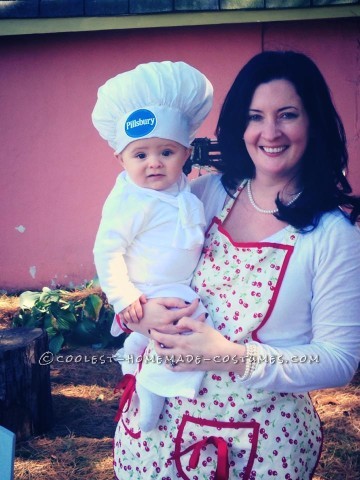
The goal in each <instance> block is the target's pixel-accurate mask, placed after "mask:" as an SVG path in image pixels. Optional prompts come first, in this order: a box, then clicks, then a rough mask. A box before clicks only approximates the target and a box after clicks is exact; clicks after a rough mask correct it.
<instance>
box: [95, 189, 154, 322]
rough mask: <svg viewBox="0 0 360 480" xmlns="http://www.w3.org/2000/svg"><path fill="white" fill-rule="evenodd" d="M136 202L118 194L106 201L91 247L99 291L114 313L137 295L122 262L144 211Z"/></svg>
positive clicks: (140, 226)
mask: <svg viewBox="0 0 360 480" xmlns="http://www.w3.org/2000/svg"><path fill="white" fill-rule="evenodd" d="M139 204H140V202H139V201H138V199H136V198H133V196H132V195H126V194H124V193H120V194H119V193H118V192H117V189H116V186H115V187H114V189H113V191H112V192H111V193H110V195H109V197H108V198H107V200H106V202H105V205H104V208H103V213H102V219H101V222H100V226H99V230H98V232H97V235H96V240H95V245H94V260H95V266H96V271H97V274H98V277H99V283H100V286H101V289H102V290H103V291H104V292H105V294H106V296H107V298H108V301H109V303H111V304H112V305H113V307H114V310H115V313H119V312H121V311H122V310H123V309H124V308H126V307H127V306H128V305H130V304H131V303H133V302H134V301H135V300H137V299H138V298H139V297H140V296H141V293H142V292H140V291H139V290H138V289H137V288H136V287H135V285H134V284H133V283H132V282H131V281H130V278H129V275H128V269H127V266H126V263H125V260H124V254H125V253H126V251H127V249H128V247H129V245H130V244H131V242H132V241H133V239H134V238H135V236H136V234H137V233H138V232H139V231H140V230H141V228H142V225H143V222H144V216H145V215H144V211H143V209H141V208H140V207H139Z"/></svg>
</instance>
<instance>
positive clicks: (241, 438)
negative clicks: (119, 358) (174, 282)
mask: <svg viewBox="0 0 360 480" xmlns="http://www.w3.org/2000/svg"><path fill="white" fill-rule="evenodd" d="M242 188H243V185H242V186H241V187H240V188H239V189H238V191H237V193H236V194H235V198H234V199H231V201H230V202H229V203H228V204H227V205H226V207H225V208H224V209H223V211H222V212H221V214H220V216H219V217H215V218H214V219H213V221H212V223H211V225H210V227H209V229H208V231H207V233H206V238H205V244H204V249H203V253H202V256H201V258H200V261H199V265H198V267H197V269H196V271H195V274H194V280H193V283H192V287H193V289H194V290H195V291H196V292H197V293H198V295H199V296H200V298H201V300H202V301H203V303H204V305H205V307H206V308H207V310H208V312H209V314H210V315H211V316H212V319H213V322H214V328H217V329H218V330H219V331H220V332H221V333H222V334H223V335H224V336H225V338H227V339H228V340H230V341H232V342H235V343H239V344H245V343H247V342H249V341H250V340H256V341H259V339H258V332H259V330H260V329H261V327H262V326H263V325H264V324H265V323H266V321H267V320H268V318H269V316H270V315H271V312H272V310H273V308H274V305H275V302H276V299H277V296H278V293H279V289H280V287H281V283H282V280H283V278H284V275H285V272H286V268H287V265H288V262H289V260H290V257H291V254H292V252H293V249H294V245H295V242H296V239H297V234H296V232H295V231H294V229H293V228H291V227H287V228H285V229H283V230H282V233H283V239H282V241H281V242H279V243H272V242H256V243H255V242H248V243H236V242H234V241H233V240H232V239H231V237H230V235H229V234H228V232H227V231H226V230H225V228H224V227H223V222H224V220H225V218H226V216H227V215H228V213H229V212H230V210H231V208H232V206H233V204H234V201H235V199H236V198H237V196H238V195H239V193H240V191H241V190H242ZM222 361H226V359H223V360H222ZM138 407H139V405H138V399H137V395H136V392H135V393H134V395H132V397H131V399H130V400H129V406H128V409H127V410H126V411H124V412H123V413H122V416H121V418H120V420H119V423H118V426H117V428H116V432H115V439H114V468H115V473H116V475H117V478H118V479H119V480H127V479H129V478H134V479H138V478H140V477H144V478H148V479H152V478H154V479H165V480H174V479H177V478H181V479H184V480H233V479H242V480H255V479H266V480H268V479H269V478H276V477H277V478H279V479H289V480H295V479H298V480H307V479H310V478H311V477H312V473H313V471H314V470H315V467H316V464H317V461H318V458H319V454H320V450H321V444H322V434H321V428H320V420H319V417H318V415H317V413H316V411H315V409H314V407H313V405H312V402H311V400H310V397H309V395H308V394H307V393H304V394H293V393H278V392H271V391H265V390H262V389H256V388H247V387H245V386H243V385H242V383H241V381H240V380H239V379H237V378H236V375H235V374H234V373H233V372H206V373H205V376H204V379H203V382H202V385H201V387H200V390H199V393H198V395H197V396H196V397H195V398H194V399H187V398H184V397H174V398H168V399H166V401H165V405H164V409H163V412H162V414H161V416H160V420H159V423H158V425H157V427H156V428H155V429H154V430H152V431H151V432H147V433H145V432H141V431H140V430H139V428H138V425H137V419H138V413H139V411H138Z"/></svg>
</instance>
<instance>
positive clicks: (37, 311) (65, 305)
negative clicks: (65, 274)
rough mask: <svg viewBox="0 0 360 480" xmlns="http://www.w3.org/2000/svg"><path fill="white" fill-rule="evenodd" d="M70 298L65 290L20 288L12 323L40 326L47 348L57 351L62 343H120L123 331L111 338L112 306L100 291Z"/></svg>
mask: <svg viewBox="0 0 360 480" xmlns="http://www.w3.org/2000/svg"><path fill="white" fill-rule="evenodd" d="M84 293H85V294H84V295H81V296H80V298H76V296H74V298H72V297H71V295H69V292H68V291H66V290H61V289H57V290H51V289H50V288H47V287H44V288H43V289H42V291H41V292H30V291H27V292H23V293H22V294H21V295H20V297H19V300H20V310H19V312H18V313H17V314H16V315H15V317H14V319H13V326H14V327H28V328H42V329H44V330H46V332H47V334H48V337H49V350H50V351H52V352H53V353H58V352H59V351H60V349H61V348H62V346H63V345H64V344H82V345H89V344H90V345H94V346H96V347H99V348H104V347H107V346H110V345H111V346H121V345H122V344H123V342H124V335H121V336H120V337H118V338H116V339H115V338H114V337H112V336H111V334H110V327H111V323H112V320H113V317H114V311H113V308H112V307H111V306H110V305H109V304H108V302H107V301H106V298H105V297H104V295H103V294H101V293H100V294H97V293H89V294H88V295H87V294H86V291H85V292H84Z"/></svg>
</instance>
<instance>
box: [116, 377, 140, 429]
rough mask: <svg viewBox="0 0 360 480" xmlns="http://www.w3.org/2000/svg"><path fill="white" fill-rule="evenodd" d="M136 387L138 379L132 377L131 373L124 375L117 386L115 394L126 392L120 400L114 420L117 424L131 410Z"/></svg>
mask: <svg viewBox="0 0 360 480" xmlns="http://www.w3.org/2000/svg"><path fill="white" fill-rule="evenodd" d="M135 385H136V378H135V377H134V375H130V373H127V374H126V375H124V376H123V378H122V379H121V380H120V382H119V383H118V384H117V385H116V387H115V389H114V393H115V392H118V391H120V390H122V389H123V390H124V391H123V394H122V395H121V397H120V400H119V408H118V411H117V413H116V416H115V419H114V420H115V422H118V421H119V420H120V418H121V415H122V414H123V413H124V412H127V411H128V410H129V407H130V403H131V398H132V396H133V393H134V392H135Z"/></svg>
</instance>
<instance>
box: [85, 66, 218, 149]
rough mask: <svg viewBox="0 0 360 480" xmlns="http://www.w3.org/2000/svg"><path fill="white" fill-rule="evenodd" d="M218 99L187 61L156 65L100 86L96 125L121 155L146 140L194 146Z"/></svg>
mask: <svg viewBox="0 0 360 480" xmlns="http://www.w3.org/2000/svg"><path fill="white" fill-rule="evenodd" d="M212 99H213V87H212V85H211V83H210V82H209V80H208V79H207V78H206V77H205V75H203V74H202V73H201V72H199V71H198V70H196V68H194V67H191V66H190V65H188V64H186V63H184V62H175V63H174V62H169V61H165V62H150V63H145V64H141V65H138V66H137V67H136V68H135V69H134V70H130V71H128V72H124V73H120V74H119V75H117V76H116V77H114V78H110V80H108V81H107V82H106V83H105V84H104V85H103V86H102V87H100V88H99V90H98V99H97V102H96V105H95V108H94V110H93V113H92V121H93V124H94V125H95V128H96V129H97V130H98V131H99V133H100V135H101V137H102V138H104V139H105V140H107V142H108V143H109V145H110V146H111V147H112V148H113V149H114V150H115V154H118V153H120V152H121V151H122V150H123V149H124V148H125V147H126V146H127V145H128V144H129V143H131V142H133V141H134V140H138V139H140V138H152V137H159V138H166V139H167V140H174V141H176V142H178V143H180V144H181V145H184V146H186V147H188V146H190V144H191V142H192V141H193V140H194V138H195V135H196V131H197V129H198V128H199V127H200V125H201V124H202V122H203V121H204V120H205V118H206V116H207V115H208V113H209V111H210V109H211V107H212Z"/></svg>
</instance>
